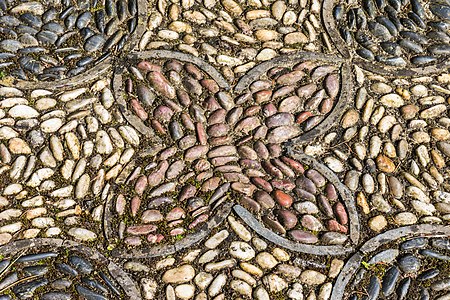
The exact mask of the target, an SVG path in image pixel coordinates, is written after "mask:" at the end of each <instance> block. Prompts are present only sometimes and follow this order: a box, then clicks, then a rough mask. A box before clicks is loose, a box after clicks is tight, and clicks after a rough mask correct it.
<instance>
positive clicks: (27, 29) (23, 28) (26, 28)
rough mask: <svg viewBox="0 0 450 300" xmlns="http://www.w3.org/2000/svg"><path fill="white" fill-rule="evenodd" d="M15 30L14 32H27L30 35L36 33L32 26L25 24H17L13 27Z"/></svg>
mask: <svg viewBox="0 0 450 300" xmlns="http://www.w3.org/2000/svg"><path fill="white" fill-rule="evenodd" d="M15 30H16V32H17V33H18V34H20V33H28V34H31V35H35V34H37V33H38V30H37V29H35V28H33V27H30V26H26V25H19V26H17V27H16V28H15Z"/></svg>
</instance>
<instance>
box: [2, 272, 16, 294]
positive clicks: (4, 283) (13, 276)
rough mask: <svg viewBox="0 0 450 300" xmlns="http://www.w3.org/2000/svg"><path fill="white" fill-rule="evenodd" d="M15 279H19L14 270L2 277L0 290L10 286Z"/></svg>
mask: <svg viewBox="0 0 450 300" xmlns="http://www.w3.org/2000/svg"><path fill="white" fill-rule="evenodd" d="M17 280H19V276H18V275H17V273H16V272H14V273H11V274H9V275H8V276H6V277H5V278H3V280H2V281H0V290H3V289H4V288H5V287H7V286H10V285H11V284H13V283H15V282H16V281H17Z"/></svg>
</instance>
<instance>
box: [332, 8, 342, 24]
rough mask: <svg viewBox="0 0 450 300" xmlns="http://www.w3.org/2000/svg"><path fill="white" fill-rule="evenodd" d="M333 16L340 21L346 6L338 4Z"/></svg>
mask: <svg viewBox="0 0 450 300" xmlns="http://www.w3.org/2000/svg"><path fill="white" fill-rule="evenodd" d="M333 17H334V19H335V20H336V21H338V22H339V21H340V20H341V19H342V18H343V17H344V8H343V7H342V5H341V4H338V5H336V6H335V7H334V9H333Z"/></svg>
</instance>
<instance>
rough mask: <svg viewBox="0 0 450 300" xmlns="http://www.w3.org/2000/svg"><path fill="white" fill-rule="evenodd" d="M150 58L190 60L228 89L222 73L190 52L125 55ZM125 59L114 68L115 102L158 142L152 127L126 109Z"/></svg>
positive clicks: (135, 123)
mask: <svg viewBox="0 0 450 300" xmlns="http://www.w3.org/2000/svg"><path fill="white" fill-rule="evenodd" d="M151 58H156V59H178V60H180V61H184V62H191V63H193V64H195V65H196V66H197V67H199V68H200V69H201V70H203V71H204V72H206V73H207V74H208V75H209V76H211V78H213V79H214V80H215V81H216V82H217V84H219V86H220V87H221V88H224V89H229V84H228V82H227V81H226V80H225V78H224V77H223V76H222V74H220V73H219V72H218V71H217V70H216V69H215V68H214V67H213V66H211V65H210V64H208V63H207V62H206V61H204V60H202V59H200V58H198V57H195V56H193V55H190V54H185V53H181V52H176V51H168V50H152V51H143V52H134V53H132V54H130V55H129V56H128V57H127V60H128V59H132V60H138V59H151ZM127 60H126V61H125V62H123V63H122V64H121V65H120V66H118V67H117V68H115V70H114V75H113V82H112V84H113V90H114V96H115V98H116V101H117V103H118V104H119V108H120V110H121V112H122V114H123V115H124V117H125V119H126V120H127V121H128V122H129V123H130V124H131V125H132V126H133V127H134V128H136V129H137V130H138V131H139V132H140V133H141V134H143V135H144V136H145V137H146V138H148V139H150V140H151V141H153V142H154V143H160V142H161V139H160V138H159V137H157V136H156V134H155V133H154V131H153V129H152V128H150V127H148V126H147V125H145V124H144V122H142V120H141V119H139V118H138V117H136V116H135V115H133V114H132V113H131V112H130V111H129V110H128V109H127V103H126V101H125V98H124V93H125V91H124V82H123V73H124V72H125V71H126V65H127V64H129V62H128V61H127Z"/></svg>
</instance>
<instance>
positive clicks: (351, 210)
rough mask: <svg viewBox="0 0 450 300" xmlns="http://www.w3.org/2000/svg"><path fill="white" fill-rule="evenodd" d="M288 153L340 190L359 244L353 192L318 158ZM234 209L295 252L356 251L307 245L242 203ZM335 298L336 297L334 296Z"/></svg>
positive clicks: (354, 240) (257, 229)
mask: <svg viewBox="0 0 450 300" xmlns="http://www.w3.org/2000/svg"><path fill="white" fill-rule="evenodd" d="M288 154H289V155H290V156H292V157H293V158H295V159H297V160H299V161H300V162H303V163H306V164H308V165H310V166H312V167H313V168H314V169H317V170H318V171H319V172H320V173H322V174H323V175H324V176H325V177H326V178H327V179H328V180H329V181H330V182H331V183H332V184H333V185H334V186H335V187H336V189H337V190H338V191H339V194H340V196H341V197H342V201H343V202H344V203H345V207H346V209H347V212H348V216H349V221H350V224H349V230H350V240H351V242H352V244H354V245H357V244H358V241H359V230H360V224H359V218H358V214H357V210H356V205H355V202H354V199H353V196H352V194H351V192H350V191H349V190H348V189H347V187H345V186H344V185H343V184H342V183H341V182H340V180H339V178H338V177H337V176H336V175H335V174H334V173H333V172H332V171H331V170H330V169H329V168H328V167H326V166H325V165H323V164H321V163H319V162H318V161H317V160H316V159H314V158H312V157H310V156H308V155H306V154H303V153H297V152H295V151H293V150H291V149H289V148H288ZM233 210H234V211H235V212H236V214H237V215H239V217H240V218H241V219H242V221H243V222H245V223H246V224H247V225H248V226H249V227H250V228H252V229H253V230H254V231H255V232H256V233H258V234H259V235H261V236H262V237H264V238H265V239H267V240H269V241H270V242H272V243H275V244H277V245H279V246H281V247H284V248H286V249H289V250H291V251H295V252H302V253H307V254H314V255H330V256H338V255H345V254H349V253H351V252H353V251H354V247H353V246H352V247H343V246H316V245H307V244H302V243H298V242H294V241H291V240H288V239H285V238H283V237H281V236H279V235H278V234H276V233H274V232H273V231H271V230H269V229H267V228H265V227H264V226H263V225H262V224H261V223H260V221H258V220H257V219H256V218H255V217H254V216H253V214H251V213H250V212H249V211H248V210H247V209H245V208H244V207H242V206H241V205H235V206H234V207H233ZM332 299H334V298H332Z"/></svg>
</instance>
